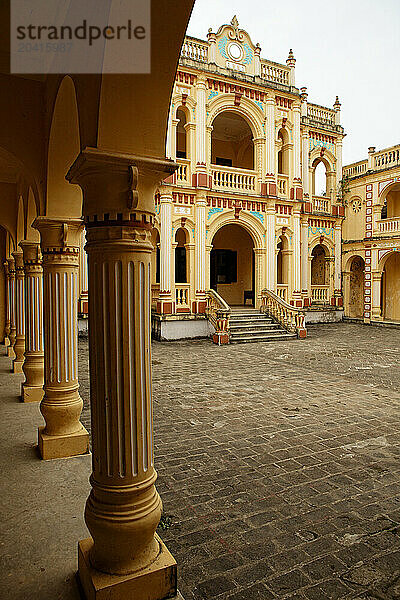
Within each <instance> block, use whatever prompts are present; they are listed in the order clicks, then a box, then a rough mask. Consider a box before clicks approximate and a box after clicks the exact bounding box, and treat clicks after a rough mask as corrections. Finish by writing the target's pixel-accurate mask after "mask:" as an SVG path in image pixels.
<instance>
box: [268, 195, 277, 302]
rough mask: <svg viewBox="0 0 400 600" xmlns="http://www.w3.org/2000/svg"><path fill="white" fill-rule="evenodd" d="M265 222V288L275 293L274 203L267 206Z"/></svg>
mask: <svg viewBox="0 0 400 600" xmlns="http://www.w3.org/2000/svg"><path fill="white" fill-rule="evenodd" d="M265 221H266V223H265V227H266V231H265V246H266V251H267V259H266V268H267V273H266V287H267V289H268V290H270V291H272V292H275V279H276V278H275V271H276V269H275V265H276V260H275V203H273V204H268V206H267V210H266V214H265Z"/></svg>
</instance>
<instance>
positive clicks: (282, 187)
mask: <svg viewBox="0 0 400 600" xmlns="http://www.w3.org/2000/svg"><path fill="white" fill-rule="evenodd" d="M288 189H289V177H288V175H278V194H279V196H281V197H285V198H286V197H287V195H288Z"/></svg>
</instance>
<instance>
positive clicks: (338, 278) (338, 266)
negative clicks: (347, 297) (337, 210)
mask: <svg viewBox="0 0 400 600" xmlns="http://www.w3.org/2000/svg"><path fill="white" fill-rule="evenodd" d="M334 290H335V291H334V295H335V296H336V297H339V296H341V295H342V223H341V221H339V222H337V223H336V224H335V275H334Z"/></svg>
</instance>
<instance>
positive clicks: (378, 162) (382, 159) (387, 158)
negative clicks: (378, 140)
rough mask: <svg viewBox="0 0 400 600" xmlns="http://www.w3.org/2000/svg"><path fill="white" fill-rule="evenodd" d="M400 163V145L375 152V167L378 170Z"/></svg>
mask: <svg viewBox="0 0 400 600" xmlns="http://www.w3.org/2000/svg"><path fill="white" fill-rule="evenodd" d="M397 165H400V145H399V146H394V147H393V148H388V149H387V150H381V151H380V152H376V153H375V154H374V161H373V167H374V168H375V169H377V170H379V169H385V168H386V167H395V166H397Z"/></svg>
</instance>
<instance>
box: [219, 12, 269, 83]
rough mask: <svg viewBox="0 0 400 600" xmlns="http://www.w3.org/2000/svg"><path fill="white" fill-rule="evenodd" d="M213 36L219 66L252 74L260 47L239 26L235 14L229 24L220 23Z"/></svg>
mask: <svg viewBox="0 0 400 600" xmlns="http://www.w3.org/2000/svg"><path fill="white" fill-rule="evenodd" d="M209 33H210V32H209ZM215 38H216V40H215V41H216V62H217V64H218V65H219V66H221V67H224V68H225V69H230V70H232V71H238V72H241V73H246V74H248V75H254V73H255V67H254V64H255V58H256V57H257V58H256V60H257V59H258V58H259V56H260V51H261V48H260V46H259V44H257V45H256V46H255V45H254V44H253V42H252V41H251V38H250V36H249V34H248V33H247V31H245V30H244V29H240V28H239V23H238V20H237V17H236V15H235V16H234V17H233V19H232V21H231V22H230V24H229V25H222V26H221V27H220V28H219V29H218V31H217V33H216V34H215Z"/></svg>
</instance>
